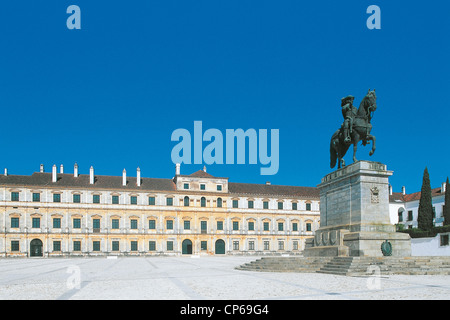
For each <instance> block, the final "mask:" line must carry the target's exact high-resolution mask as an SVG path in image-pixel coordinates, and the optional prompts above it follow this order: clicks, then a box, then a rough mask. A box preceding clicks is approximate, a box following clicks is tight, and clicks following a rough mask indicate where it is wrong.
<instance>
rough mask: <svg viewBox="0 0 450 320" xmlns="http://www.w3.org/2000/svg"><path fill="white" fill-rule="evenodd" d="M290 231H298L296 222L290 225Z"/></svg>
mask: <svg viewBox="0 0 450 320" xmlns="http://www.w3.org/2000/svg"><path fill="white" fill-rule="evenodd" d="M292 231H298V224H297V222H294V223H292Z"/></svg>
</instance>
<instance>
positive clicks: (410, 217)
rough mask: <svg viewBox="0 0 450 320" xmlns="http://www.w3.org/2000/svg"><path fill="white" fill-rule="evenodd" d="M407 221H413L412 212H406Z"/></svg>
mask: <svg viewBox="0 0 450 320" xmlns="http://www.w3.org/2000/svg"><path fill="white" fill-rule="evenodd" d="M408 221H413V212H412V210H408Z"/></svg>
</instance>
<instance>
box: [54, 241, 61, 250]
mask: <svg viewBox="0 0 450 320" xmlns="http://www.w3.org/2000/svg"><path fill="white" fill-rule="evenodd" d="M58 251H61V241H53V252H58Z"/></svg>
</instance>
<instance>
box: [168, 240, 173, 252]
mask: <svg viewBox="0 0 450 320" xmlns="http://www.w3.org/2000/svg"><path fill="white" fill-rule="evenodd" d="M167 251H173V241H167Z"/></svg>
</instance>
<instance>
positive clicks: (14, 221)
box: [11, 217, 19, 228]
mask: <svg viewBox="0 0 450 320" xmlns="http://www.w3.org/2000/svg"><path fill="white" fill-rule="evenodd" d="M18 227H19V218H16V217H14V218H11V228H18Z"/></svg>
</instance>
